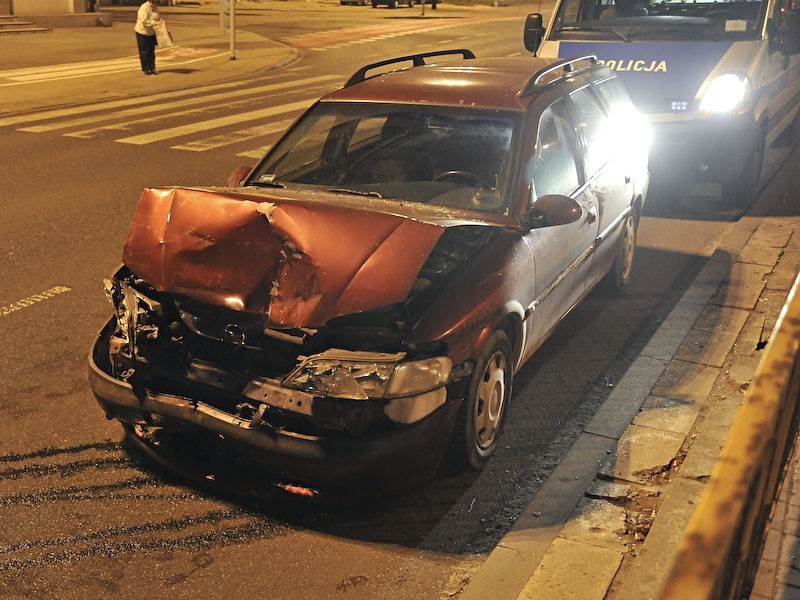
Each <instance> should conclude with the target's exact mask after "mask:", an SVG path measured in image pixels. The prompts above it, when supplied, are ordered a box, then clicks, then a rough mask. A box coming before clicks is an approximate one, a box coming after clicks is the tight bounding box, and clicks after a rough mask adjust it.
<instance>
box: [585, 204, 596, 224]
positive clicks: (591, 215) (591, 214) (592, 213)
mask: <svg viewBox="0 0 800 600" xmlns="http://www.w3.org/2000/svg"><path fill="white" fill-rule="evenodd" d="M587 213H588V214H587V215H586V222H587V223H589V224H590V225H591V224H592V223H594V222H595V221H597V209H596V208H594V207H592V208H590V209H589V210H588V211H587Z"/></svg>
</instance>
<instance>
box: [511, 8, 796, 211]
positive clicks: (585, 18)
mask: <svg viewBox="0 0 800 600" xmlns="http://www.w3.org/2000/svg"><path fill="white" fill-rule="evenodd" d="M524 41H525V47H526V48H527V49H528V50H529V51H531V52H535V53H536V55H537V56H543V57H570V56H576V55H581V54H587V53H589V54H595V55H597V57H598V58H599V59H600V60H601V61H602V62H604V63H605V65H606V66H608V67H610V68H611V69H612V70H614V71H615V72H616V73H617V74H618V75H619V76H620V78H621V79H622V81H623V82H624V83H625V86H626V87H627V88H628V91H629V93H630V95H631V97H632V98H633V100H634V103H635V104H636V106H637V108H638V109H639V111H640V112H641V113H642V114H643V115H644V116H645V117H646V118H647V121H648V122H649V124H650V129H651V150H650V172H651V175H652V178H653V183H654V184H655V185H657V186H658V187H659V189H663V188H664V187H667V188H668V189H671V190H672V192H674V193H675V194H674V195H677V194H684V193H686V192H688V191H689V189H688V188H689V187H690V186H691V185H693V184H695V183H699V182H705V181H711V182H717V183H720V184H721V196H722V199H723V200H724V201H725V202H727V203H728V204H730V205H732V206H736V207H744V206H747V205H748V204H749V203H750V201H751V200H752V199H753V198H754V197H755V195H756V193H757V190H758V187H759V184H760V180H761V177H762V170H763V164H764V155H765V151H766V149H767V148H768V147H769V146H770V145H771V144H772V143H773V142H775V140H776V139H777V138H778V137H779V136H780V135H781V134H782V133H783V132H784V131H785V130H786V129H787V128H789V127H790V126H792V124H793V123H794V122H795V120H796V119H798V117H797V115H798V101H799V100H800V2H798V0H747V1H742V0H735V1H712V0H698V1H683V0H558V1H557V3H556V9H555V12H554V14H553V18H552V19H551V21H550V24H549V26H548V27H547V28H544V27H543V22H542V15H541V14H539V13H534V14H531V15H528V18H527V20H526V23H525V31H524ZM659 184H660V185H659Z"/></svg>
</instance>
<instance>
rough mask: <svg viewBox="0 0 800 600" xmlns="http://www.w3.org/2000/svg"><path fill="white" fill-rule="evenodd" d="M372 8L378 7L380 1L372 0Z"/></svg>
mask: <svg viewBox="0 0 800 600" xmlns="http://www.w3.org/2000/svg"><path fill="white" fill-rule="evenodd" d="M372 8H378V3H377V2H376V1H375V0H372Z"/></svg>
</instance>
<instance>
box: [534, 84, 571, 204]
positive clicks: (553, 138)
mask: <svg viewBox="0 0 800 600" xmlns="http://www.w3.org/2000/svg"><path fill="white" fill-rule="evenodd" d="M564 115H566V110H565V103H564V101H563V100H559V101H558V102H556V103H555V104H553V105H551V106H550V107H548V108H547V109H545V111H544V112H543V113H542V116H541V119H540V120H539V128H538V130H537V133H536V146H535V148H534V154H533V159H532V160H531V165H530V171H529V173H528V175H529V177H530V179H532V180H533V187H534V190H535V192H536V197H537V198H541V197H542V196H546V195H548V194H561V195H563V196H569V195H571V194H572V193H573V192H574V191H575V189H576V188H577V187H578V186H579V185H580V182H581V177H580V167H579V163H578V161H577V158H576V152H577V151H578V148H579V146H578V139H577V136H576V134H575V130H574V128H573V127H572V126H571V125H570V123H569V121H568V120H567V119H566V117H565V116H564Z"/></svg>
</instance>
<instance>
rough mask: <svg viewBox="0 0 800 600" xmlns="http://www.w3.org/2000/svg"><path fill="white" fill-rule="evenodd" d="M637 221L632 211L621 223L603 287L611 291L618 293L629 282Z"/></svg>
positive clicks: (634, 249)
mask: <svg viewBox="0 0 800 600" xmlns="http://www.w3.org/2000/svg"><path fill="white" fill-rule="evenodd" d="M638 229H639V228H638V219H637V218H636V215H635V214H634V212H633V211H631V212H630V214H628V216H627V217H626V218H625V220H624V221H623V222H622V231H621V232H620V238H619V242H618V243H617V250H616V253H615V255H614V262H613V263H612V264H611V270H610V271H609V272H608V274H607V275H606V277H605V281H604V283H605V285H606V287H607V288H608V289H610V290H612V291H619V290H621V289H622V288H623V287H625V286H626V285H628V282H629V281H630V280H631V274H632V273H633V261H634V258H635V257H636V236H637V233H638Z"/></svg>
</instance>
